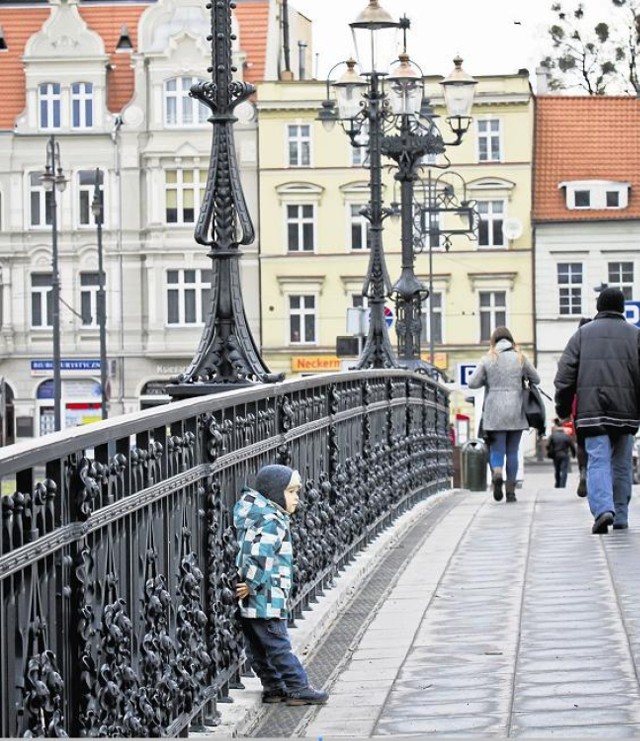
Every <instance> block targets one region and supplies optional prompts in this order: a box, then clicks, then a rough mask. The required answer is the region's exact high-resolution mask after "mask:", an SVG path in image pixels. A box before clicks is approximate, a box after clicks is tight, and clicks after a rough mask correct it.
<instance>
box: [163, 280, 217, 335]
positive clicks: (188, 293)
mask: <svg viewBox="0 0 640 741" xmlns="http://www.w3.org/2000/svg"><path fill="white" fill-rule="evenodd" d="M210 294H211V270H167V324H172V325H180V324H182V325H184V324H202V323H203V322H204V319H205V317H206V315H207V310H208V307H209V298H210Z"/></svg>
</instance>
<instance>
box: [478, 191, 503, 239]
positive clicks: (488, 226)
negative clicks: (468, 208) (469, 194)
mask: <svg viewBox="0 0 640 741" xmlns="http://www.w3.org/2000/svg"><path fill="white" fill-rule="evenodd" d="M478 213H479V214H480V225H479V228H478V244H479V245H480V246H481V247H504V234H503V233H502V225H503V223H504V201H478Z"/></svg>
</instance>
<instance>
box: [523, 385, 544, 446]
mask: <svg viewBox="0 0 640 741" xmlns="http://www.w3.org/2000/svg"><path fill="white" fill-rule="evenodd" d="M522 387H523V388H522V410H523V411H524V416H525V417H526V418H527V422H528V424H529V427H533V429H534V430H537V431H538V433H539V434H540V435H544V431H545V426H546V424H545V423H546V417H547V415H546V410H545V408H544V402H543V401H542V396H541V393H540V389H539V388H538V387H537V386H536V385H535V384H533V383H531V381H530V380H529V379H528V378H526V379H525V378H523V379H522ZM545 396H546V394H545Z"/></svg>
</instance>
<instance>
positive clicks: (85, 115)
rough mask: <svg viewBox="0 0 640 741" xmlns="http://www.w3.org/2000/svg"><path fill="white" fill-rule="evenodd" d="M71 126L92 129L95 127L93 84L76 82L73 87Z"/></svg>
mask: <svg viewBox="0 0 640 741" xmlns="http://www.w3.org/2000/svg"><path fill="white" fill-rule="evenodd" d="M71 126H72V127H73V128H74V129H90V128H92V126H93V83H91V82H74V83H73V84H72V85H71Z"/></svg>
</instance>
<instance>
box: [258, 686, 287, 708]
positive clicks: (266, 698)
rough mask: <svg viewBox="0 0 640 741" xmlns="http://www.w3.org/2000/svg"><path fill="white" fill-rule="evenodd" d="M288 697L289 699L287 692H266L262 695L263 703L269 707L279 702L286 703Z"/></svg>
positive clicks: (278, 690) (277, 690) (276, 690)
mask: <svg viewBox="0 0 640 741" xmlns="http://www.w3.org/2000/svg"><path fill="white" fill-rule="evenodd" d="M287 697H289V695H288V694H287V692H286V690H281V689H275V690H264V692H263V693H262V702H265V703H267V705H274V704H275V703H277V702H285V701H286V699H287Z"/></svg>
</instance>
